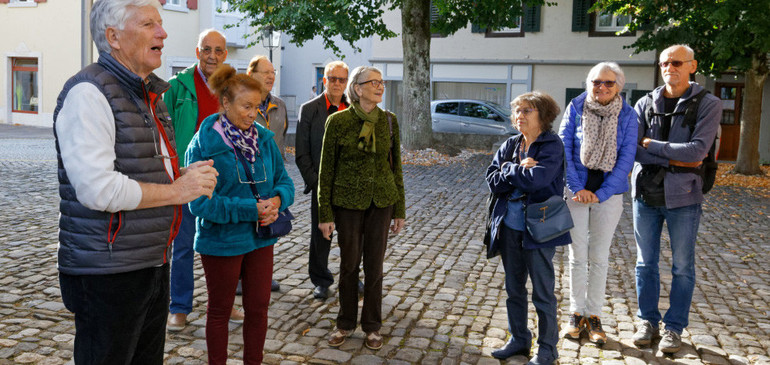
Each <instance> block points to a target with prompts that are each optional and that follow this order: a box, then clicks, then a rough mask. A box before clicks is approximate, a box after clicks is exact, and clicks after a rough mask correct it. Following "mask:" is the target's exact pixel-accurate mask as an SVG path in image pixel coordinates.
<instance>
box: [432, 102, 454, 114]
mask: <svg viewBox="0 0 770 365" xmlns="http://www.w3.org/2000/svg"><path fill="white" fill-rule="evenodd" d="M459 111H460V103H440V104H438V105H436V113H441V114H454V115H457V114H459Z"/></svg>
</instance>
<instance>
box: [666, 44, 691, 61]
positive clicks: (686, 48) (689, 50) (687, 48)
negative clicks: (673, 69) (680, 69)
mask: <svg viewBox="0 0 770 365" xmlns="http://www.w3.org/2000/svg"><path fill="white" fill-rule="evenodd" d="M679 47H682V48H684V50H685V51H686V52H687V56H689V57H690V59H691V60H692V59H695V51H693V50H692V48H690V46H688V45H686V44H675V45H673V46H671V47H668V48H666V49H664V50H663V52H660V55H661V56H662V55H664V54H666V53H667V52H670V51H672V50H673V49H674V48H679Z"/></svg>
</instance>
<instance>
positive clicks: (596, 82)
mask: <svg viewBox="0 0 770 365" xmlns="http://www.w3.org/2000/svg"><path fill="white" fill-rule="evenodd" d="M591 82H592V83H593V84H594V87H599V86H602V84H604V86H606V87H607V88H608V89H611V88H612V87H613V86H615V81H611V80H607V81H602V80H591Z"/></svg>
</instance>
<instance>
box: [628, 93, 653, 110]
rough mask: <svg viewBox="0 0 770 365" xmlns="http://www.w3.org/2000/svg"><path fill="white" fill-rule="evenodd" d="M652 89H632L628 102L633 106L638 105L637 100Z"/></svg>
mask: <svg viewBox="0 0 770 365" xmlns="http://www.w3.org/2000/svg"><path fill="white" fill-rule="evenodd" d="M650 91H652V90H631V100H629V101H628V104H629V105H631V106H636V102H637V101H639V99H641V98H643V97H644V96H645V95H647V93H648V92H650Z"/></svg>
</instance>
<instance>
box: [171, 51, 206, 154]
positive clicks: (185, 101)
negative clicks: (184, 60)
mask: <svg viewBox="0 0 770 365" xmlns="http://www.w3.org/2000/svg"><path fill="white" fill-rule="evenodd" d="M197 65H198V64H197V63H196V64H194V65H192V66H190V67H188V68H186V69H184V70H182V71H181V72H179V73H178V74H176V75H174V77H172V78H171V79H170V80H168V83H169V84H171V88H170V89H168V91H166V93H165V94H163V102H164V103H166V107H167V108H168V113H169V114H170V115H171V121H172V122H173V124H174V135H175V136H176V153H177V155H179V167H185V166H187V161H185V151H187V145H189V144H190V141H191V140H192V138H193V135H195V125H196V124H197V122H198V97H197V96H196V95H195V72H196V71H195V66H197Z"/></svg>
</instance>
